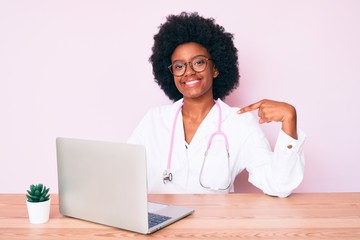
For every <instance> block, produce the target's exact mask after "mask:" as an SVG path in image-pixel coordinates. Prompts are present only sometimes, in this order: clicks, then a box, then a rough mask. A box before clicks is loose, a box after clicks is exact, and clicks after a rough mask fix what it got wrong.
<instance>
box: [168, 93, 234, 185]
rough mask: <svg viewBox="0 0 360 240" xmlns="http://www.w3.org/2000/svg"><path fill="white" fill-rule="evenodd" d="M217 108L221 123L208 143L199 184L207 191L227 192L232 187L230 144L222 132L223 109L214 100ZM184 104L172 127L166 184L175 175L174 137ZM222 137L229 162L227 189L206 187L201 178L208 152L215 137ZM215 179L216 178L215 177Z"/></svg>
mask: <svg viewBox="0 0 360 240" xmlns="http://www.w3.org/2000/svg"><path fill="white" fill-rule="evenodd" d="M214 102H215V105H216V107H217V108H218V112H219V121H218V128H217V130H216V131H215V132H213V133H212V134H211V136H210V138H209V140H208V143H207V147H206V151H205V155H204V160H203V162H202V166H201V170H200V175H199V183H200V185H201V186H202V187H203V188H206V189H212V190H226V189H228V188H229V187H230V185H231V176H230V153H229V143H228V139H227V136H226V135H225V133H224V132H223V131H222V130H221V123H222V112H221V108H220V105H219V103H218V102H217V101H216V100H214ZM183 104H184V103H181V104H180V106H179V108H178V109H177V111H176V114H175V118H174V123H173V127H172V131H171V139H170V148H169V155H168V162H167V168H166V170H165V171H164V173H163V182H164V184H166V183H168V182H171V181H172V180H173V175H172V173H171V172H170V169H171V158H172V152H173V147H174V137H175V128H176V122H177V118H178V116H179V113H180V111H181V109H182V107H183ZM217 135H220V136H222V137H223V138H224V142H225V149H226V152H227V162H228V182H227V185H226V187H225V188H218V187H209V186H205V185H204V184H203V183H202V181H201V176H202V173H203V170H204V164H205V161H206V156H207V154H208V151H209V149H210V147H211V143H212V140H213V138H214V137H215V136H217ZM214 177H215V176H214Z"/></svg>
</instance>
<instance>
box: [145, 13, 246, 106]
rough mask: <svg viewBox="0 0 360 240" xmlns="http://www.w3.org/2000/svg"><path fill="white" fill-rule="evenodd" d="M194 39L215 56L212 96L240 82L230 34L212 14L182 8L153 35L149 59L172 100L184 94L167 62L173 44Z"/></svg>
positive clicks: (175, 45)
mask: <svg viewBox="0 0 360 240" xmlns="http://www.w3.org/2000/svg"><path fill="white" fill-rule="evenodd" d="M188 42H195V43H198V44H200V45H202V46H203V47H205V48H206V49H207V51H208V52H209V53H210V55H211V58H212V59H213V60H214V62H215V65H216V68H217V69H218V71H219V76H218V77H217V78H216V80H214V83H213V95H214V98H215V99H218V98H220V99H224V98H225V97H226V96H227V95H229V94H230V93H231V92H232V91H233V90H234V89H236V87H237V86H238V84H239V68H238V55H237V49H236V47H235V46H234V43H233V35H232V34H231V33H228V32H225V29H224V28H223V27H222V26H220V25H218V24H216V23H215V20H214V19H213V18H204V17H202V16H199V15H198V13H186V12H182V13H181V14H180V15H169V16H168V17H167V21H166V22H165V23H164V24H161V25H160V27H159V32H158V33H157V34H156V35H154V45H153V47H152V55H151V56H150V59H149V61H150V62H151V64H152V67H153V74H154V77H155V82H156V83H157V84H158V85H159V86H160V88H161V89H162V90H163V91H164V92H165V94H166V95H167V96H168V97H169V98H170V99H171V100H173V101H177V100H179V99H181V98H182V97H183V96H182V94H181V93H180V92H179V91H178V90H177V88H176V86H175V83H174V78H173V75H172V74H171V73H170V71H169V69H168V66H169V65H170V64H171V55H172V54H173V52H174V50H175V48H176V47H177V46H179V45H181V44H183V43H188Z"/></svg>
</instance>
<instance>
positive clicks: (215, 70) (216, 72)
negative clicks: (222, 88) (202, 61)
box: [213, 67, 219, 78]
mask: <svg viewBox="0 0 360 240" xmlns="http://www.w3.org/2000/svg"><path fill="white" fill-rule="evenodd" d="M217 76H219V70H218V69H217V68H216V67H215V68H214V73H213V77H214V78H217Z"/></svg>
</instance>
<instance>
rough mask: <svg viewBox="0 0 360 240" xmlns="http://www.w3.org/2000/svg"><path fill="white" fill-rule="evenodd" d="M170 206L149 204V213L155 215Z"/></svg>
mask: <svg viewBox="0 0 360 240" xmlns="http://www.w3.org/2000/svg"><path fill="white" fill-rule="evenodd" d="M168 206H169V205H166V204H161V203H154V202H148V212H151V213H154V212H157V211H160V210H161V209H164V208H167V207H168Z"/></svg>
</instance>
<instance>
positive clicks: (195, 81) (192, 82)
mask: <svg viewBox="0 0 360 240" xmlns="http://www.w3.org/2000/svg"><path fill="white" fill-rule="evenodd" d="M198 81H199V80H194V81H190V82H186V83H185V84H186V85H191V84H195V83H197V82H198Z"/></svg>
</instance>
